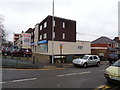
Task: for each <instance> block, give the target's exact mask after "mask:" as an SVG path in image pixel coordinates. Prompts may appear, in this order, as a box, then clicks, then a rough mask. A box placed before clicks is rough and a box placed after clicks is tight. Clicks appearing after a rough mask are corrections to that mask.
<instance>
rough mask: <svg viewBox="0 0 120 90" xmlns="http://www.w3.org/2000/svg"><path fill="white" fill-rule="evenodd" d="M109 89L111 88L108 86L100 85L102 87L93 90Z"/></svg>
mask: <svg viewBox="0 0 120 90" xmlns="http://www.w3.org/2000/svg"><path fill="white" fill-rule="evenodd" d="M110 88H111V87H110V86H107V85H102V86H99V87H98V88H96V89H95V90H106V89H110Z"/></svg>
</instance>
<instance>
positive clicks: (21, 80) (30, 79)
mask: <svg viewBox="0 0 120 90" xmlns="http://www.w3.org/2000/svg"><path fill="white" fill-rule="evenodd" d="M36 79H37V78H29V79H20V80H13V81H9V82H23V81H32V80H36Z"/></svg>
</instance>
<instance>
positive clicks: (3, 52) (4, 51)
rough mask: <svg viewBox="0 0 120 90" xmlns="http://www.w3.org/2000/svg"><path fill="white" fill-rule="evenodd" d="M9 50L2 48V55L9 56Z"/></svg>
mask: <svg viewBox="0 0 120 90" xmlns="http://www.w3.org/2000/svg"><path fill="white" fill-rule="evenodd" d="M10 52H11V48H3V49H2V55H5V56H8V55H10Z"/></svg>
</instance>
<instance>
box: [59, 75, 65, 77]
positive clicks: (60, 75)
mask: <svg viewBox="0 0 120 90" xmlns="http://www.w3.org/2000/svg"><path fill="white" fill-rule="evenodd" d="M57 76H58V77H62V76H65V75H57Z"/></svg>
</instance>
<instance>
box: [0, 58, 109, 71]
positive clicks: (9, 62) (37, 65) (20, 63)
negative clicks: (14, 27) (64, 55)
mask: <svg viewBox="0 0 120 90" xmlns="http://www.w3.org/2000/svg"><path fill="white" fill-rule="evenodd" d="M0 62H1V63H2V65H1V66H0V67H1V68H18V69H54V68H71V67H73V64H72V63H57V64H51V63H43V62H33V61H30V60H18V59H7V58H0ZM102 64H109V61H101V65H102Z"/></svg>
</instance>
